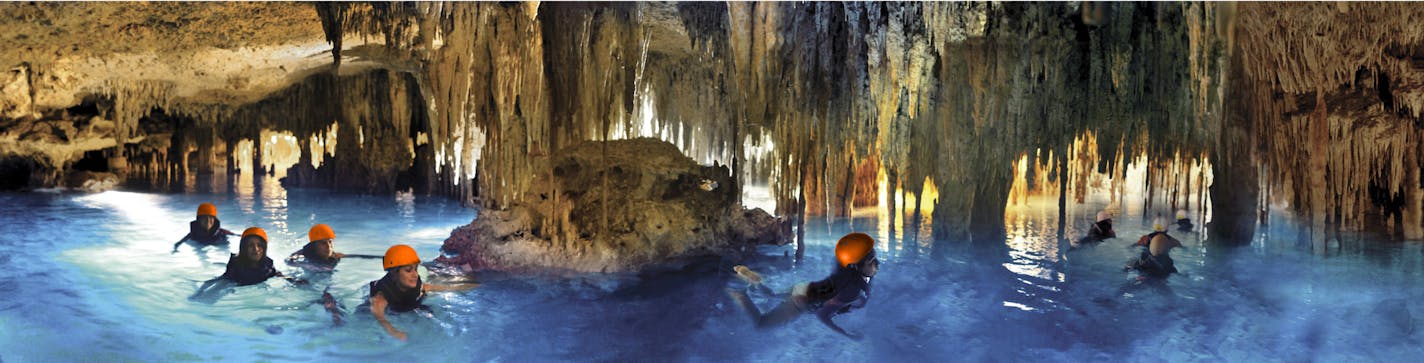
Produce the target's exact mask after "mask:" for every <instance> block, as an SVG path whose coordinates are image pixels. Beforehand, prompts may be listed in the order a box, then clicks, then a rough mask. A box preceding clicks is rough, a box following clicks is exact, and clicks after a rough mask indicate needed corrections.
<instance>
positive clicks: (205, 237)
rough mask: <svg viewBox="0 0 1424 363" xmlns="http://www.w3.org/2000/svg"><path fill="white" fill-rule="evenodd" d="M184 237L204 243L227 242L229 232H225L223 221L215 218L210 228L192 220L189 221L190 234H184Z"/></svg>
mask: <svg viewBox="0 0 1424 363" xmlns="http://www.w3.org/2000/svg"><path fill="white" fill-rule="evenodd" d="M183 239H186V240H191V241H193V242H198V243H202V244H215V243H222V242H227V234H226V233H223V229H222V221H219V220H216V219H214V220H213V228H211V229H208V230H203V227H202V226H200V225H198V221H191V222H188V235H187V236H183ZM174 248H177V247H174Z"/></svg>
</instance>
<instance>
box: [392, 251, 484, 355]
mask: <svg viewBox="0 0 1424 363" xmlns="http://www.w3.org/2000/svg"><path fill="white" fill-rule="evenodd" d="M419 265H420V256H418V255H416V254H415V249H414V248H411V247H410V246H407V245H395V246H391V248H390V249H387V250H386V255H385V257H384V258H382V259H381V267H383V268H385V270H386V276H384V277H381V279H380V280H376V281H371V283H370V288H371V295H370V297H369V299H370V304H371V315H375V316H376V321H377V322H380V323H381V327H384V328H386V332H387V333H390V334H391V336H392V337H395V338H396V339H400V340H401V341H405V338H406V334H405V332H404V331H401V330H400V329H396V327H395V326H393V325H391V323H390V322H389V321H386V309H390V310H391V311H393V312H398V313H402V312H409V311H413V310H416V309H422V310H429V308H428V307H426V306H425V305H424V304H421V303H420V302H421V300H424V299H425V293H426V292H430V291H462V290H469V289H472V288H475V287H476V286H478V284H466V285H463V286H445V285H437V284H427V283H425V282H424V281H423V280H421V278H420V271H419V269H418V268H419Z"/></svg>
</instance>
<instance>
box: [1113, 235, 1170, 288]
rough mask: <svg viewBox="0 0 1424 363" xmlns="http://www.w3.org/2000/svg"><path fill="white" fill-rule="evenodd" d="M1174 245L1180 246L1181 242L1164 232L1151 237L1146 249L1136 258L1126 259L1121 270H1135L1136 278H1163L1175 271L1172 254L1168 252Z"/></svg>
mask: <svg viewBox="0 0 1424 363" xmlns="http://www.w3.org/2000/svg"><path fill="white" fill-rule="evenodd" d="M1174 247H1182V244H1181V242H1177V240H1176V239H1173V238H1172V237H1168V236H1167V235H1166V234H1159V235H1157V236H1154V237H1152V240H1151V242H1149V243H1148V248H1147V250H1146V251H1142V255H1141V256H1138V257H1137V258H1136V259H1133V260H1131V261H1128V263H1127V266H1126V267H1123V268H1122V270H1123V271H1129V270H1137V272H1138V276H1137V279H1138V280H1143V279H1147V278H1159V279H1165V278H1167V276H1168V275H1171V274H1174V273H1177V265H1176V263H1174V262H1173V261H1172V256H1171V255H1169V254H1168V252H1170V251H1171V250H1172V248H1174Z"/></svg>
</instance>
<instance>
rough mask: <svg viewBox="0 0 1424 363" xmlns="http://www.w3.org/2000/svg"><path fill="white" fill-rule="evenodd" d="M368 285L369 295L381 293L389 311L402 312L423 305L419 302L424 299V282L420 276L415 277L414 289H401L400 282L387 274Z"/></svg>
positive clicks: (374, 295)
mask: <svg viewBox="0 0 1424 363" xmlns="http://www.w3.org/2000/svg"><path fill="white" fill-rule="evenodd" d="M370 287H371V296H370V297H376V294H378V293H379V294H381V296H384V297H385V298H386V308H388V309H390V310H391V311H395V312H400V313H403V312H407V311H411V310H415V309H419V308H423V307H425V305H424V304H421V303H420V301H421V300H424V299H425V289H424V287H425V282H424V281H422V280H421V279H420V278H416V279H415V288H414V289H401V288H400V282H397V281H396V280H395V278H394V277H392V275H389V274H388V275H386V276H385V277H381V279H380V280H376V281H371V284H370Z"/></svg>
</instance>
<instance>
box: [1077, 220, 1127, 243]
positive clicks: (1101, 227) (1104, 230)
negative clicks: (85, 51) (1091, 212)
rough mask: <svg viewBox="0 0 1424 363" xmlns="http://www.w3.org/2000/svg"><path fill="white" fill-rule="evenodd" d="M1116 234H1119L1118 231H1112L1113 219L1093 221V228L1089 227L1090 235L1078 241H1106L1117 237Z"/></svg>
mask: <svg viewBox="0 0 1424 363" xmlns="http://www.w3.org/2000/svg"><path fill="white" fill-rule="evenodd" d="M1116 236H1118V232H1114V231H1112V219H1104V221H1099V222H1096V223H1092V228H1088V235H1087V236H1084V238H1082V239H1079V241H1078V242H1079V243H1088V242H1098V241H1104V239H1109V238H1116Z"/></svg>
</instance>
